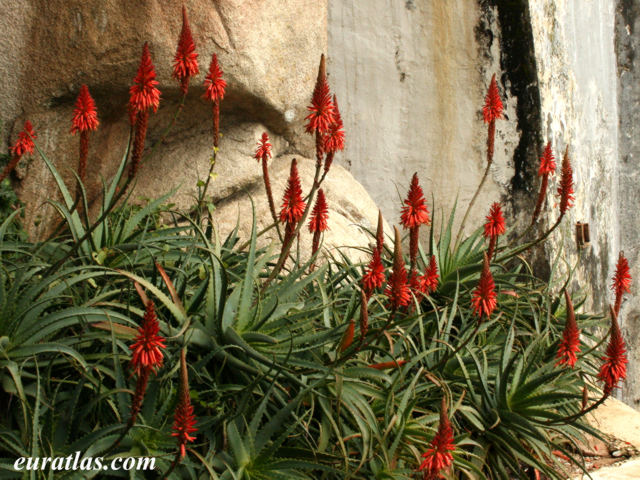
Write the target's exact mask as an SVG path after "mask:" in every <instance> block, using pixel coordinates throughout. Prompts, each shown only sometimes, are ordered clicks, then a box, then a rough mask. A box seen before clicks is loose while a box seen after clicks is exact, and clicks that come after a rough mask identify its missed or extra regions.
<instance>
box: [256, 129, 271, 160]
mask: <svg viewBox="0 0 640 480" xmlns="http://www.w3.org/2000/svg"><path fill="white" fill-rule="evenodd" d="M253 158H255V159H256V160H258V161H260V160H266V159H268V158H271V144H270V143H269V135H267V132H264V133H263V134H262V138H260V140H258V148H256V154H255V155H254V157H253Z"/></svg>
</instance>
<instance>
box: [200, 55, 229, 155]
mask: <svg viewBox="0 0 640 480" xmlns="http://www.w3.org/2000/svg"><path fill="white" fill-rule="evenodd" d="M222 74H223V72H222V69H221V68H220V65H219V64H218V56H217V55H216V54H215V53H214V54H213V56H212V57H211V64H210V65H209V73H207V76H206V77H205V79H204V86H205V88H206V90H205V92H204V95H203V96H204V98H206V99H207V100H209V101H211V102H213V146H214V147H215V148H217V147H218V143H219V140H220V101H221V100H222V99H223V98H224V90H225V88H227V82H225V81H224V80H223V79H222Z"/></svg>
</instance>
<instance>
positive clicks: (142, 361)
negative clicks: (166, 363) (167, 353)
mask: <svg viewBox="0 0 640 480" xmlns="http://www.w3.org/2000/svg"><path fill="white" fill-rule="evenodd" d="M159 331H160V325H159V324H158V317H156V312H155V308H154V305H153V302H151V301H149V302H148V303H147V307H146V311H145V314H144V319H143V320H142V325H141V326H140V327H139V328H138V335H137V336H136V338H135V339H134V340H135V342H134V344H133V345H131V346H130V347H129V348H130V349H131V350H132V351H133V354H132V356H131V368H133V370H134V371H135V372H136V373H138V375H142V373H143V372H144V370H146V369H152V370H155V369H157V368H159V367H161V366H162V357H163V354H162V350H161V349H163V348H166V346H165V344H164V342H165V340H164V338H163V337H162V336H160V335H158V332H159Z"/></svg>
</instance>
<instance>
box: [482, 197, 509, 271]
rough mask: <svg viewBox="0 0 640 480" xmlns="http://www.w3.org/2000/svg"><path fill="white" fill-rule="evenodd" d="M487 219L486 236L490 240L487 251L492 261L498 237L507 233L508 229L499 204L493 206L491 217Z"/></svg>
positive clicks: (488, 216) (485, 225)
mask: <svg viewBox="0 0 640 480" xmlns="http://www.w3.org/2000/svg"><path fill="white" fill-rule="evenodd" d="M486 218H487V223H485V224H484V236H485V237H486V238H489V250H488V251H487V257H489V260H491V258H493V252H494V250H495V248H496V242H497V241H498V236H499V235H502V234H503V233H504V232H506V231H507V227H506V226H505V223H504V216H503V215H502V208H501V207H500V204H499V203H498V202H495V203H494V204H493V205H491V209H490V210H489V215H487V217H486Z"/></svg>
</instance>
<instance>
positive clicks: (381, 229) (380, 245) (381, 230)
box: [376, 210, 384, 255]
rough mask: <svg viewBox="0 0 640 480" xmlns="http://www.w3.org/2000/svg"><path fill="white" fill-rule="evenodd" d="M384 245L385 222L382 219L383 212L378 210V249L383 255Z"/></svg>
mask: <svg viewBox="0 0 640 480" xmlns="http://www.w3.org/2000/svg"><path fill="white" fill-rule="evenodd" d="M383 247H384V222H383V220H382V212H381V211H380V210H378V227H377V228H376V250H378V253H379V254H380V255H382V249H383Z"/></svg>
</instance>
